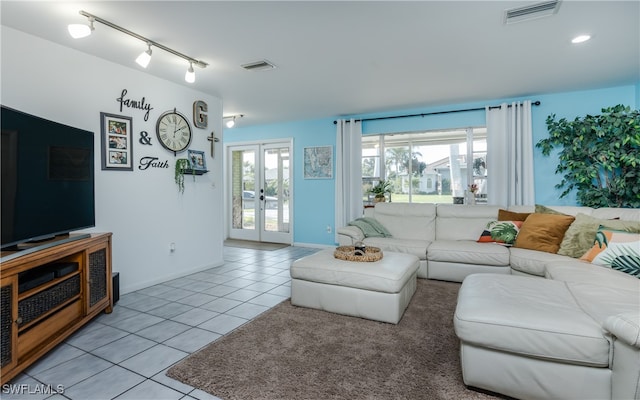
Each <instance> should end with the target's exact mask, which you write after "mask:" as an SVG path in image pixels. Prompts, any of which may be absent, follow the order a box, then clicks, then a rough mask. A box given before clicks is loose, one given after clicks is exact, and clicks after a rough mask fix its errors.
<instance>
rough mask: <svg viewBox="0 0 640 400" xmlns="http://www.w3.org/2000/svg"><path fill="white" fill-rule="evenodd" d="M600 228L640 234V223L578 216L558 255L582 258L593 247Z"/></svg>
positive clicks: (567, 232)
mask: <svg viewBox="0 0 640 400" xmlns="http://www.w3.org/2000/svg"><path fill="white" fill-rule="evenodd" d="M600 226H603V227H605V228H608V229H613V230H618V231H626V232H634V233H639V232H640V221H639V222H636V221H623V220H619V219H608V220H605V219H598V218H594V217H592V216H589V215H586V214H578V215H576V219H575V221H573V223H572V224H571V226H569V229H567V231H566V232H565V234H564V238H563V239H562V243H560V249H559V250H558V254H560V255H563V256H569V257H573V258H580V257H582V255H584V254H585V253H586V252H587V251H588V250H589V249H591V246H593V240H594V238H595V237H596V232H598V228H599V227H600Z"/></svg>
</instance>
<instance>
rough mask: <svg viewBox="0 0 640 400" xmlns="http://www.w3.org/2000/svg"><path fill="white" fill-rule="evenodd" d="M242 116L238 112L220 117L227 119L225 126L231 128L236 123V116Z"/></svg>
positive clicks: (242, 115)
mask: <svg viewBox="0 0 640 400" xmlns="http://www.w3.org/2000/svg"><path fill="white" fill-rule="evenodd" d="M242 117H244V114H240V115H230V116H228V117H222V119H223V120H225V119H226V120H227V122H226V123H225V125H226V126H227V128H233V127H234V126H235V125H236V118H242Z"/></svg>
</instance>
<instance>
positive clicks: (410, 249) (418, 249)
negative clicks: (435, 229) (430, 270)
mask: <svg viewBox="0 0 640 400" xmlns="http://www.w3.org/2000/svg"><path fill="white" fill-rule="evenodd" d="M363 242H364V244H366V245H367V246H375V247H380V248H381V249H382V250H386V251H394V252H396V253H405V254H412V255H414V256H416V257H418V258H419V259H420V260H426V259H427V247H429V244H430V243H431V242H430V241H428V240H422V239H399V238H395V237H390V238H389V237H388V238H378V237H368V238H366V239H364V240H363Z"/></svg>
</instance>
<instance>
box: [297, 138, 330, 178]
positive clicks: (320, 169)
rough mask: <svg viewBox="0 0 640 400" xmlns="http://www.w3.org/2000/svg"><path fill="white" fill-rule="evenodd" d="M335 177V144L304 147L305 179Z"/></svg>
mask: <svg viewBox="0 0 640 400" xmlns="http://www.w3.org/2000/svg"><path fill="white" fill-rule="evenodd" d="M331 178H333V146H316V147H305V148H304V179H331Z"/></svg>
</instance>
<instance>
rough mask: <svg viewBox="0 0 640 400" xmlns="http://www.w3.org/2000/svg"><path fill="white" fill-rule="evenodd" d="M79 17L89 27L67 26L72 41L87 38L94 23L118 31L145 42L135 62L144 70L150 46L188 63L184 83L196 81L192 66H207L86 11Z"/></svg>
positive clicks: (148, 58)
mask: <svg viewBox="0 0 640 400" xmlns="http://www.w3.org/2000/svg"><path fill="white" fill-rule="evenodd" d="M80 15H82V16H84V17H87V19H88V20H89V25H83V24H71V25H69V27H68V29H69V34H70V35H71V37H73V38H74V39H80V38H83V37H86V36H89V35H90V34H91V32H92V31H93V30H94V29H95V28H94V26H93V23H94V21H95V22H99V23H101V24H103V25H106V26H108V27H109V28H113V29H115V30H117V31H120V32H122V33H124V34H126V35H129V36H131V37H134V38H136V39H138V40H141V41H143V42H145V43H146V44H147V47H148V49H147V50H146V51H144V52H143V53H142V54H140V55H139V56H138V58H137V59H136V62H137V63H138V64H139V65H140V66H142V67H143V68H146V67H147V65H149V61H151V46H154V47H157V48H159V49H161V50H164V51H166V52H167V53H171V54H173V55H174V56H176V57H180V58H182V59H184V60H187V62H189V69H188V70H187V73H186V74H185V76H184V79H185V81H187V82H189V83H193V82H195V80H196V74H195V71H194V70H193V66H194V65H196V66H198V67H200V68H205V67H206V66H207V65H209V64H207V63H206V62H204V61H201V60H197V59H195V58H193V57H189V56H187V55H185V54H182V53H180V52H179V51H176V50H174V49H172V48H170V47H167V46H165V45H162V44H160V43H158V42H154V41H153V40H150V39H147V38H146V37H144V36H141V35H138V34H137V33H135V32H132V31H130V30H128V29H125V28H123V27H121V26H119V25H116V24H114V23H112V22H109V21H107V20H104V19H102V18H100V17H97V16H95V15H92V14H89V13H88V12H86V11H83V10H81V11H80Z"/></svg>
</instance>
